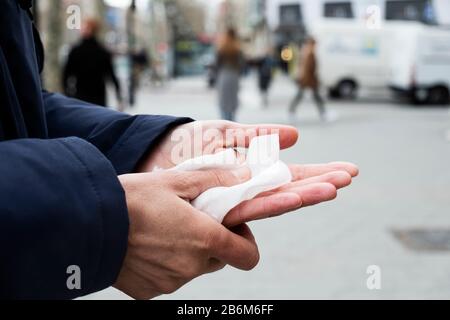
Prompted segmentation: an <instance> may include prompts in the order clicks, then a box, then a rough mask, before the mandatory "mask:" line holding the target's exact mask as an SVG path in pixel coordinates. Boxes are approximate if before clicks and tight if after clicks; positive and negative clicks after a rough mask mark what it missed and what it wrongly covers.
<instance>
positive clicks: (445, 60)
mask: <svg viewBox="0 0 450 320" xmlns="http://www.w3.org/2000/svg"><path fill="white" fill-rule="evenodd" d="M392 37H393V41H394V43H395V46H396V47H395V48H393V50H392V52H391V61H390V69H391V76H390V79H389V86H390V87H391V88H392V89H393V90H395V92H398V93H402V94H406V95H407V96H408V97H409V98H410V99H411V100H412V101H413V102H415V103H428V104H446V103H449V102H450V29H442V28H438V27H430V26H426V25H421V24H414V25H411V26H409V27H408V28H404V27H403V28H397V30H396V32H394V33H393V34H392Z"/></svg>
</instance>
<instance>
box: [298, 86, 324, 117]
mask: <svg viewBox="0 0 450 320" xmlns="http://www.w3.org/2000/svg"><path fill="white" fill-rule="evenodd" d="M312 91H313V97H314V101H315V103H316V106H317V109H319V113H320V115H321V116H323V115H324V114H325V112H326V110H325V103H324V101H323V99H322V97H321V96H320V93H319V89H312ZM304 92H305V90H304V89H303V88H299V89H298V92H297V95H296V96H295V98H294V100H293V101H292V103H291V105H290V107H289V112H290V113H295V112H296V111H297V107H298V105H299V104H300V102H301V101H302V99H303V93H304Z"/></svg>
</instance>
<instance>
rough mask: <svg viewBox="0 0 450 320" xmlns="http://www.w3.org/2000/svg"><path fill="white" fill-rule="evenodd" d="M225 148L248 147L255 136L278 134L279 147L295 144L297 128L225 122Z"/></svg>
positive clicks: (297, 135)
mask: <svg viewBox="0 0 450 320" xmlns="http://www.w3.org/2000/svg"><path fill="white" fill-rule="evenodd" d="M224 131H225V132H226V135H225V139H224V140H225V141H224V147H225V148H236V147H240V148H248V146H249V145H250V141H251V140H252V139H253V138H255V137H257V136H264V135H271V134H279V135H280V146H281V149H287V148H290V147H292V146H293V145H295V144H296V143H297V141H298V139H299V133H298V130H297V129H296V128H294V127H291V126H282V125H271V124H267V125H242V124H239V123H235V122H225V129H224Z"/></svg>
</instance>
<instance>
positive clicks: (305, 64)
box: [289, 38, 329, 121]
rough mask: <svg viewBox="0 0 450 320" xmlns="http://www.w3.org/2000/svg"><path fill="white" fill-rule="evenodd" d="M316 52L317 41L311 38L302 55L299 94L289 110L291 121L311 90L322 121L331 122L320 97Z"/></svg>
mask: <svg viewBox="0 0 450 320" xmlns="http://www.w3.org/2000/svg"><path fill="white" fill-rule="evenodd" d="M315 51H316V41H315V40H314V39H313V38H309V39H308V40H307V41H306V43H305V44H304V46H303V48H302V51H301V55H300V70H299V71H300V72H299V77H298V79H297V84H298V92H297V95H296V96H295V98H294V100H293V101H292V103H291V105H290V108H289V113H290V118H291V119H293V118H294V117H295V113H296V111H297V107H298V105H299V104H300V102H301V101H302V99H303V93H304V92H305V90H306V89H309V90H312V92H313V97H314V101H315V103H316V105H317V108H318V110H319V113H320V117H321V119H322V120H324V121H329V114H328V112H327V111H326V108H325V103H324V100H323V99H322V97H321V96H320V91H319V86H320V83H319V79H318V76H317V69H318V68H317V59H316V53H315Z"/></svg>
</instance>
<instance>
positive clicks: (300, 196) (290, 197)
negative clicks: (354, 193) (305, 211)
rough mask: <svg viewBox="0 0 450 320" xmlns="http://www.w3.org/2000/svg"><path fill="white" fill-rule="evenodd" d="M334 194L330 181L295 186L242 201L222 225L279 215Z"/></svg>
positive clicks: (332, 196)
mask: <svg viewBox="0 0 450 320" xmlns="http://www.w3.org/2000/svg"><path fill="white" fill-rule="evenodd" d="M336 196H337V190H336V187H335V186H334V185H332V184H330V183H314V184H309V185H305V186H300V187H295V188H292V189H289V190H286V191H285V192H282V193H275V194H272V195H269V196H265V197H259V198H255V199H253V200H250V201H246V202H244V203H242V204H241V205H239V206H238V207H236V208H235V209H233V210H232V211H231V212H230V213H229V214H228V215H227V217H226V218H225V220H224V225H225V226H227V227H232V226H235V225H239V224H242V223H246V222H250V221H254V220H261V219H267V218H270V217H275V216H279V215H282V214H284V213H287V212H291V211H294V210H297V209H300V208H301V207H307V206H311V205H315V204H319V203H321V202H325V201H331V200H334V199H335V198H336Z"/></svg>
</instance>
